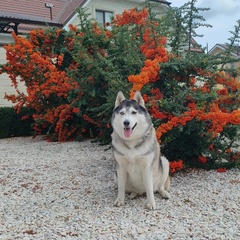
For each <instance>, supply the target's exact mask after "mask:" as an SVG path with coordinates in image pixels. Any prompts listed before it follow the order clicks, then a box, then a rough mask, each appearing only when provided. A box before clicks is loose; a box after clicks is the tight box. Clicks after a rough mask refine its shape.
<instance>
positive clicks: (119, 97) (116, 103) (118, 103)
mask: <svg viewBox="0 0 240 240" xmlns="http://www.w3.org/2000/svg"><path fill="white" fill-rule="evenodd" d="M125 99H126V98H125V97H124V95H123V93H122V92H121V91H119V92H118V94H117V98H116V101H115V108H116V107H118V106H119V105H120V104H121V102H122V101H123V100H125Z"/></svg>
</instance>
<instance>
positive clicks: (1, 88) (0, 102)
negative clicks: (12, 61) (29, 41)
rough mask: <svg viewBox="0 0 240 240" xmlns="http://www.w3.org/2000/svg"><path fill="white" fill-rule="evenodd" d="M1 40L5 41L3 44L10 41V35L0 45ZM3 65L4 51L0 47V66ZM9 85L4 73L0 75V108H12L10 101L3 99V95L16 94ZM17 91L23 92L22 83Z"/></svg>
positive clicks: (9, 82) (4, 61) (9, 81)
mask: <svg viewBox="0 0 240 240" xmlns="http://www.w3.org/2000/svg"><path fill="white" fill-rule="evenodd" d="M0 38H1V36H0ZM3 39H4V40H5V41H4V43H7V42H11V41H12V37H11V35H9V36H7V37H6V38H1V43H2V40H3ZM4 63H6V51H5V49H4V48H3V47H2V46H0V64H4ZM11 84H12V82H11V80H10V78H9V77H8V75H7V74H6V73H3V74H1V75H0V107H6V106H13V104H12V102H11V101H8V100H6V99H4V95H5V93H7V94H15V93H16V92H15V89H14V88H13V87H12V86H11ZM19 89H20V90H21V91H23V92H25V87H24V84H23V83H20V84H19Z"/></svg>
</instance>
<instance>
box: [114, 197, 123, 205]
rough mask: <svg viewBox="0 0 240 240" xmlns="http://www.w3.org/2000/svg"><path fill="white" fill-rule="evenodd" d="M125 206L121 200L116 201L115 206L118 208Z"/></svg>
mask: <svg viewBox="0 0 240 240" xmlns="http://www.w3.org/2000/svg"><path fill="white" fill-rule="evenodd" d="M123 205H124V200H120V199H118V198H117V199H116V201H115V202H114V206H116V207H120V206H123Z"/></svg>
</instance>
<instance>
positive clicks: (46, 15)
mask: <svg viewBox="0 0 240 240" xmlns="http://www.w3.org/2000/svg"><path fill="white" fill-rule="evenodd" d="M89 1H90V0H1V1H0V33H1V32H4V33H10V32H12V31H15V32H16V34H18V33H24V32H28V31H29V30H31V29H32V28H35V27H36V26H56V27H64V26H65V25H66V24H67V23H68V22H69V20H70V19H71V18H72V17H73V16H74V15H75V13H76V12H75V11H76V9H77V8H79V7H83V6H84V4H86V3H88V2H89ZM132 1H134V0H132ZM151 1H153V2H157V3H161V4H166V5H170V4H171V3H170V2H168V1H166V0H151Z"/></svg>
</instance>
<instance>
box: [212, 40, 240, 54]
mask: <svg viewBox="0 0 240 240" xmlns="http://www.w3.org/2000/svg"><path fill="white" fill-rule="evenodd" d="M228 48H229V44H220V43H217V44H216V45H215V46H214V47H213V48H212V49H211V50H210V51H209V52H208V54H214V53H215V51H216V50H217V49H220V50H222V51H223V52H224V51H226V50H227V49H228ZM231 52H232V54H233V55H234V56H236V57H237V56H240V46H239V45H234V46H232V49H231Z"/></svg>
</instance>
